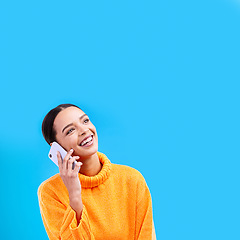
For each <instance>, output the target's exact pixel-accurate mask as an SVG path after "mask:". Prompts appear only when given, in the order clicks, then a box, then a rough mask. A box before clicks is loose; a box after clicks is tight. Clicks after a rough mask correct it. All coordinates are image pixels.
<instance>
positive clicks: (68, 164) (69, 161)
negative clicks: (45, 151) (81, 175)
mask: <svg viewBox="0 0 240 240" xmlns="http://www.w3.org/2000/svg"><path fill="white" fill-rule="evenodd" d="M73 152H74V150H73V149H71V150H70V151H69V152H68V153H67V155H66V156H65V158H64V159H62V157H61V154H60V153H59V152H58V153H57V157H58V166H59V171H60V172H61V173H62V174H64V175H65V174H66V173H67V172H72V171H74V172H76V173H78V172H79V170H80V168H81V166H82V163H81V162H77V160H78V159H79V158H80V157H79V156H73V157H72V154H73Z"/></svg>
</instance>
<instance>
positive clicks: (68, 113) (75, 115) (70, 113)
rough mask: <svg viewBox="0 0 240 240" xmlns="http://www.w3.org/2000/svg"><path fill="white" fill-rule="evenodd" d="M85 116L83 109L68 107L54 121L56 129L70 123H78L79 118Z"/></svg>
mask: <svg viewBox="0 0 240 240" xmlns="http://www.w3.org/2000/svg"><path fill="white" fill-rule="evenodd" d="M83 114H85V113H84V112H83V111H82V110H81V109H79V108H76V107H68V108H66V109H64V110H62V111H61V112H60V113H59V114H58V115H57V116H56V118H55V120H54V123H53V125H54V127H55V128H56V129H57V128H62V127H64V126H66V125H68V124H70V123H73V122H76V121H78V120H79V118H80V117H81V116H82V115H83Z"/></svg>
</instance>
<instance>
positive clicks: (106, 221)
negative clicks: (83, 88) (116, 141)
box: [38, 104, 155, 240]
mask: <svg viewBox="0 0 240 240" xmlns="http://www.w3.org/2000/svg"><path fill="white" fill-rule="evenodd" d="M42 132H43V136H44V138H45V140H46V141H47V142H48V143H49V144H50V145H51V144H52V142H54V141H56V142H58V143H59V144H60V145H61V146H62V147H63V148H64V149H66V151H67V152H68V153H67V155H66V157H65V158H64V159H62V158H61V155H60V154H59V153H58V166H59V174H56V175H54V176H53V177H51V178H49V179H48V180H46V181H44V182H43V183H42V184H41V185H40V187H39V189H38V197H39V205H40V210H41V215H42V219H43V223H44V226H45V228H46V231H47V234H48V237H49V239H51V240H53V239H63V240H71V239H79V240H81V239H85V240H90V239H91V240H93V239H94V240H99V239H101V240H109V239H111V240H112V239H119V240H120V239H125V240H130V239H138V240H148V239H155V237H154V236H155V233H154V231H153V229H154V227H153V221H152V203H151V196H150V192H149V189H148V187H147V185H146V182H145V180H144V178H143V177H142V175H141V174H140V173H139V172H138V171H137V170H135V169H133V168H130V167H127V166H121V165H117V164H112V163H111V162H110V161H109V159H108V158H107V157H106V156H105V155H104V154H102V153H100V152H98V136H97V132H96V128H95V127H94V125H93V124H92V123H91V121H90V120H89V118H88V116H87V115H86V114H85V113H84V112H83V111H82V110H81V109H80V108H79V107H77V106H75V105H72V104H62V105H59V106H57V107H56V108H54V109H52V110H51V111H50V112H49V113H48V114H47V115H46V116H45V118H44V120H43V123H42ZM74 161H77V163H76V164H75V167H74V168H72V166H73V165H72V163H73V162H74Z"/></svg>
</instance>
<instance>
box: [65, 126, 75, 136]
mask: <svg viewBox="0 0 240 240" xmlns="http://www.w3.org/2000/svg"><path fill="white" fill-rule="evenodd" d="M73 131H74V128H71V129H69V130H68V131H67V133H66V134H67V135H68V134H70V133H71V132H73Z"/></svg>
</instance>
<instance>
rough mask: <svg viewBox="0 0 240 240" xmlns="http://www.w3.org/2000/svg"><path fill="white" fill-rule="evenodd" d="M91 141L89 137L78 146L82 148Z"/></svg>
mask: <svg viewBox="0 0 240 240" xmlns="http://www.w3.org/2000/svg"><path fill="white" fill-rule="evenodd" d="M90 141H92V136H90V137H89V138H87V139H86V140H84V141H83V142H81V144H80V146H83V145H85V144H87V143H88V142H90Z"/></svg>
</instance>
